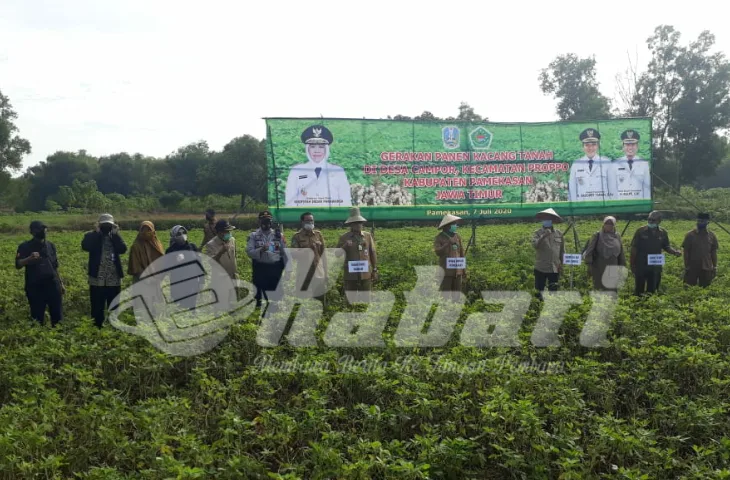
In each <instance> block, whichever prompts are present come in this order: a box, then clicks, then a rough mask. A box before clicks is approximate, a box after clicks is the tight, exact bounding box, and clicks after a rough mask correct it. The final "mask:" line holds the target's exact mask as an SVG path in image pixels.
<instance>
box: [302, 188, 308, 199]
mask: <svg viewBox="0 0 730 480" xmlns="http://www.w3.org/2000/svg"><path fill="white" fill-rule="evenodd" d="M301 194H302V196H304V197H306V196H307V190H306V189H304V188H302V190H301Z"/></svg>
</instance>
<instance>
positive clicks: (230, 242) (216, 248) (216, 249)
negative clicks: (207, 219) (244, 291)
mask: <svg viewBox="0 0 730 480" xmlns="http://www.w3.org/2000/svg"><path fill="white" fill-rule="evenodd" d="M235 229H236V227H234V226H233V225H231V224H230V223H228V220H223V219H221V220H218V221H217V222H216V224H215V233H216V236H215V238H213V239H212V240H211V241H209V242H208V243H207V244H206V245H205V253H206V254H207V255H208V256H209V257H212V258H213V260H215V261H216V262H218V264H219V265H220V266H221V267H223V270H225V272H226V273H227V274H228V276H229V277H230V279H231V280H236V279H237V278H238V273H237V270H238V264H237V262H236V239H235V238H233V235H232V234H231V232H232V231H233V230H235ZM229 295H230V296H229V298H228V299H223V300H222V301H226V300H227V301H228V303H229V305H230V306H231V307H232V306H233V305H234V304H235V303H236V301H237V300H238V295H237V294H236V290H235V289H233V290H232V291H231V292H230V293H229Z"/></svg>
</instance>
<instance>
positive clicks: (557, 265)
mask: <svg viewBox="0 0 730 480" xmlns="http://www.w3.org/2000/svg"><path fill="white" fill-rule="evenodd" d="M536 218H537V219H538V220H541V221H542V228H541V229H539V230H537V231H536V232H535V233H534V234H533V235H532V242H531V243H532V246H533V248H534V249H535V270H534V273H535V290H537V296H538V298H539V299H541V300H542V299H543V296H542V292H543V290H545V284H547V287H548V291H551V292H555V291H557V290H558V281H559V279H560V273H562V271H563V255H564V254H565V242H564V241H563V233H562V232H561V231H560V230H556V229H555V228H554V227H553V224H556V223H562V221H563V219H562V218H560V216H559V215H558V214H557V213H556V212H555V210H553V209H552V208H548V209H547V210H543V211H542V212H539V213H538V214H537V216H536Z"/></svg>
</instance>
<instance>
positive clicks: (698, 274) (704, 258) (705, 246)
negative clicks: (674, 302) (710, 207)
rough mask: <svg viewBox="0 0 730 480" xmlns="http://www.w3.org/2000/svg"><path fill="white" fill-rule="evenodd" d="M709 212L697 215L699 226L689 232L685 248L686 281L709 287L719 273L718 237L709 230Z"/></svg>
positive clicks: (687, 283) (683, 246) (685, 239)
mask: <svg viewBox="0 0 730 480" xmlns="http://www.w3.org/2000/svg"><path fill="white" fill-rule="evenodd" d="M708 223H710V214H709V213H700V214H698V215H697V228H694V229H692V230H690V231H689V232H687V235H685V237H684V242H683V243H682V248H683V249H684V283H685V284H686V285H697V283H698V282H699V284H700V287H709V286H710V284H711V283H712V280H713V279H714V278H715V275H716V274H717V249H718V243H717V237H716V236H715V234H714V233H713V232H711V231H709V230H707V224H708Z"/></svg>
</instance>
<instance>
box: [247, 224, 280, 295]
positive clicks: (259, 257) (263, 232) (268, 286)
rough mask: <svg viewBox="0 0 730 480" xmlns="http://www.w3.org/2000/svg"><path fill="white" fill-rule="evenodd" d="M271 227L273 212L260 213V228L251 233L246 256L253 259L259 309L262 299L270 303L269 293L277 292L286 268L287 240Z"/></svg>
mask: <svg viewBox="0 0 730 480" xmlns="http://www.w3.org/2000/svg"><path fill="white" fill-rule="evenodd" d="M271 226H272V216H271V212H269V211H268V210H266V211H263V212H261V213H259V228H258V230H256V231H254V232H251V234H250V235H249V237H248V243H247V245H246V255H248V257H249V258H250V259H251V267H252V271H253V272H252V273H253V278H252V283H253V284H254V286H255V287H256V297H255V298H256V306H257V307H260V306H261V300H262V299H264V300H266V302H267V303H268V302H269V296H268V294H267V292H269V293H274V292H275V291H276V287H277V286H278V285H279V282H280V281H281V275H282V273H283V272H284V268H285V267H286V239H285V238H284V235H282V233H281V231H280V230H279V229H278V228H277V229H273V228H271ZM274 300H275V299H274Z"/></svg>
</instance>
